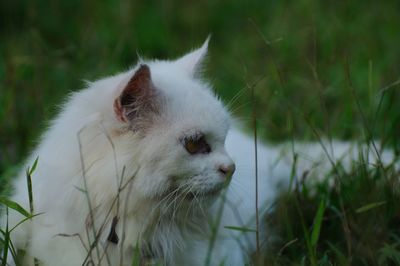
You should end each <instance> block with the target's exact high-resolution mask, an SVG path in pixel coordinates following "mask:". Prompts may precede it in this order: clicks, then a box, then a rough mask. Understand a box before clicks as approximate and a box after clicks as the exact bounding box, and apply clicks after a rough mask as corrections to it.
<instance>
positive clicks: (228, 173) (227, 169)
mask: <svg viewBox="0 0 400 266" xmlns="http://www.w3.org/2000/svg"><path fill="white" fill-rule="evenodd" d="M235 169H236V166H235V164H234V163H232V164H227V165H224V164H221V165H220V166H219V168H218V171H219V172H220V173H221V175H222V176H223V177H226V178H230V177H232V175H233V173H234V172H235Z"/></svg>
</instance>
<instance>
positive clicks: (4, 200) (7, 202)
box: [0, 196, 31, 217]
mask: <svg viewBox="0 0 400 266" xmlns="http://www.w3.org/2000/svg"><path fill="white" fill-rule="evenodd" d="M0 204H3V205H5V206H7V207H8V208H10V209H13V210H15V211H17V212H19V213H20V214H22V215H23V216H25V217H30V216H31V214H30V213H29V212H28V211H26V210H25V209H24V208H22V206H21V205H19V204H18V203H16V202H15V201H12V200H9V199H7V198H5V197H2V196H0Z"/></svg>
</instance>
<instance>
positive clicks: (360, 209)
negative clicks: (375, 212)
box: [356, 201, 386, 213]
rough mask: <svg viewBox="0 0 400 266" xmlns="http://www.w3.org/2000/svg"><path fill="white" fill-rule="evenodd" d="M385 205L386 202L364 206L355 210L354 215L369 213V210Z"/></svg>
mask: <svg viewBox="0 0 400 266" xmlns="http://www.w3.org/2000/svg"><path fill="white" fill-rule="evenodd" d="M385 204H386V201H380V202H373V203H369V204H366V205H364V206H362V207H360V208H358V209H357V210H356V213H363V212H366V211H369V210H371V209H374V208H377V207H379V206H382V205H385Z"/></svg>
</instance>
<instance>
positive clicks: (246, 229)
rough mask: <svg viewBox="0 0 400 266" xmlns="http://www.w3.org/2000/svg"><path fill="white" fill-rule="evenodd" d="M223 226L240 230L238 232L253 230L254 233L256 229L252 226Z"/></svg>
mask: <svg viewBox="0 0 400 266" xmlns="http://www.w3.org/2000/svg"><path fill="white" fill-rule="evenodd" d="M224 228H226V229H229V230H235V231H240V232H253V233H256V232H257V230H256V229H253V228H247V227H240V226H229V225H228V226H224Z"/></svg>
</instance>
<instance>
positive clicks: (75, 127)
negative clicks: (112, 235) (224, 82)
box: [9, 42, 390, 266]
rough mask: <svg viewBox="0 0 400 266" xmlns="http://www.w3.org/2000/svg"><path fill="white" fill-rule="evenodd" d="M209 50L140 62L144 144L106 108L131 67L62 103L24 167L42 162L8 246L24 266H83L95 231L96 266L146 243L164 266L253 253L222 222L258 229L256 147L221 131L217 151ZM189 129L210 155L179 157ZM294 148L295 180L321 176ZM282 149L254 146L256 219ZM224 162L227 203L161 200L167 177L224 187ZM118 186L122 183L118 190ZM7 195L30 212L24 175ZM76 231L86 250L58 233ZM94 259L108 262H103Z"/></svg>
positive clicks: (229, 261) (318, 154)
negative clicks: (158, 105) (151, 111)
mask: <svg viewBox="0 0 400 266" xmlns="http://www.w3.org/2000/svg"><path fill="white" fill-rule="evenodd" d="M206 51H207V42H206V43H205V44H204V45H203V47H201V48H200V49H198V50H196V51H194V52H192V53H189V54H188V55H185V56H184V57H182V58H180V59H178V60H176V61H146V62H141V63H145V64H147V65H148V66H149V68H150V71H151V77H152V82H153V84H154V85H155V87H156V88H157V89H158V90H159V91H160V92H161V94H162V95H163V106H162V112H161V113H160V114H159V115H158V116H157V117H156V119H154V120H152V121H153V122H152V123H153V125H152V127H151V129H150V130H149V131H147V132H146V135H145V136H144V137H142V136H139V135H138V134H137V133H135V132H134V131H131V130H126V124H125V123H124V122H121V121H120V120H118V119H117V118H116V115H115V112H114V110H113V102H114V100H115V99H116V98H117V97H118V96H119V95H120V94H121V91H122V90H123V89H124V87H125V86H126V84H127V82H128V80H129V79H130V78H131V77H132V76H133V75H134V73H135V71H136V70H137V68H138V67H136V68H134V69H131V70H129V71H127V72H124V73H121V74H118V75H116V76H112V77H108V78H105V79H101V80H98V81H96V82H93V83H90V84H88V88H86V89H84V90H82V91H80V92H77V93H74V94H73V95H71V96H70V98H69V100H68V101H67V102H66V103H65V104H64V107H63V108H62V111H61V112H60V115H59V116H58V117H57V118H56V119H55V120H54V121H53V122H52V124H51V126H50V127H49V129H48V131H47V132H46V133H45V134H44V136H43V137H42V140H41V142H40V145H39V146H38V148H37V149H36V150H35V151H34V152H33V153H32V156H31V157H30V158H29V159H28V160H27V163H26V165H27V166H29V165H31V164H32V163H33V161H34V159H35V158H36V156H39V163H38V166H37V169H36V171H35V173H34V174H33V180H32V182H33V196H34V208H35V213H42V214H41V215H39V216H37V217H35V218H33V219H32V221H28V222H25V223H23V224H22V225H20V226H19V227H18V228H17V230H15V231H14V232H13V234H12V240H13V243H14V245H15V246H16V247H17V248H20V249H25V250H26V251H27V255H28V256H27V257H26V262H25V263H26V265H28V264H30V263H32V262H33V260H32V257H36V258H38V259H39V260H40V261H41V262H42V263H43V265H47V266H55V265H59V266H63V265H69V266H71V265H82V263H83V261H84V260H85V257H86V256H87V254H88V252H87V251H86V250H85V248H84V245H85V246H86V247H88V246H89V245H90V243H92V242H93V234H92V232H93V231H92V230H93V226H94V229H95V230H96V231H99V232H100V238H99V242H98V244H97V245H96V249H94V250H93V251H92V256H91V259H93V260H94V262H95V264H96V265H100V264H101V265H109V264H108V263H110V265H120V263H121V261H122V264H123V265H130V263H131V260H132V256H133V253H134V252H133V250H134V247H135V246H136V245H138V246H140V247H141V248H142V249H143V246H146V245H151V246H152V251H153V252H154V253H155V255H156V257H157V258H159V259H161V260H162V261H163V262H164V263H165V264H170V265H193V266H194V265H204V262H205V261H206V258H207V257H208V256H209V258H210V265H219V263H220V262H222V261H224V262H225V265H244V263H245V262H246V261H247V260H248V257H247V256H248V253H247V252H249V253H251V252H254V248H255V235H254V233H252V232H250V233H242V232H239V231H233V230H229V229H226V228H224V226H246V227H249V228H255V219H254V217H255V206H254V195H255V193H254V191H255V187H254V145H253V140H252V139H251V138H249V137H247V136H245V135H244V134H243V133H241V132H240V131H239V130H238V129H237V128H233V129H231V130H230V131H229V134H228V136H227V139H226V143H225V138H226V135H227V132H228V129H229V126H230V117H229V114H228V112H227V111H226V110H225V108H224V106H223V105H222V104H221V102H220V101H218V100H217V99H216V97H215V96H214V95H213V94H212V90H211V89H210V87H209V85H207V84H206V83H204V82H202V81H201V80H199V79H196V78H195V76H196V73H197V72H198V71H199V67H200V64H201V61H202V59H203V57H204V56H205V54H206ZM194 130H200V131H202V132H204V133H205V135H206V136H207V138H208V139H207V140H208V142H209V144H210V146H211V148H212V151H211V153H209V154H206V155H198V156H197V155H189V154H188V153H187V152H186V151H185V149H184V147H183V146H182V144H181V143H180V142H179V137H180V136H181V135H182V134H184V133H186V132H191V131H194ZM333 146H334V147H335V154H334V155H333V156H332V157H333V158H335V160H336V159H339V158H341V157H351V158H353V157H356V156H357V154H356V153H348V149H349V146H348V145H346V144H342V143H334V145H333ZM225 147H226V149H225ZM295 149H296V150H298V152H299V154H300V160H299V175H300V172H301V171H303V170H310V169H313V168H315V167H314V166H315V162H316V160H317V161H320V162H321V164H320V165H319V167H320V166H322V167H323V169H325V170H326V169H329V163H328V162H329V161H328V160H327V157H326V155H325V152H324V151H323V149H322V148H321V146H320V145H319V144H315V145H299V146H296V147H295ZM284 150H285V149H284V148H283V147H282V146H278V147H267V146H263V145H260V146H259V150H258V153H259V157H258V158H259V159H258V160H259V178H260V187H259V198H260V202H261V203H260V211H261V214H262V213H265V210H266V209H267V208H268V206H269V205H270V204H271V203H272V201H273V199H274V197H275V196H276V193H277V189H276V187H277V186H276V184H278V183H279V182H281V181H282V180H283V182H287V180H288V177H289V176H290V171H291V165H292V151H291V150H290V149H289V152H288V153H282V151H284ZM302 154H305V156H302ZM388 156H390V155H388ZM231 158H232V159H233V161H235V163H236V173H235V175H234V176H233V179H232V182H231V184H230V186H229V188H228V189H227V194H226V200H225V201H223V200H222V198H221V197H219V198H212V197H205V198H203V197H201V196H198V197H195V198H194V199H192V200H188V199H184V198H183V197H178V196H177V197H178V198H177V199H176V200H174V199H173V198H171V197H170V198H165V196H166V195H167V193H168V192H169V189H171V182H172V181H171V179H172V178H177V177H178V179H179V180H178V183H179V184H181V185H183V186H185V185H186V186H187V187H190V189H192V190H194V191H197V192H199V193H201V192H202V191H207V190H208V189H210V188H213V187H215V186H217V185H220V184H221V183H223V182H225V180H224V178H223V177H221V175H220V173H219V172H218V168H219V166H220V165H226V164H231V163H232V159H231ZM347 161H349V160H347ZM320 173H321V172H320ZM121 179H122V181H121ZM85 180H86V185H85V182H84V181H85ZM121 184H123V185H124V184H126V185H125V186H124V188H123V189H121V191H120V192H118V191H119V188H120V187H122V185H121ZM14 187H15V192H14V194H13V197H12V199H13V200H15V201H17V202H19V203H20V204H21V205H23V206H24V207H25V208H26V209H29V202H28V193H27V189H26V187H27V186H26V178H25V175H24V172H22V173H21V175H20V176H19V177H18V178H17V179H16V181H15V185H14ZM85 189H86V190H87V194H85V193H84V192H83V190H85ZM192 192H193V191H192ZM118 194H119V197H118V196H117V195H118ZM87 195H88V196H89V198H90V205H91V208H92V215H93V217H91V215H90V210H89V205H88V199H87ZM173 197H175V196H173ZM116 199H118V200H116ZM113 202H114V203H115V204H114V205H113ZM116 202H117V203H116ZM209 204H210V205H211V206H210V207H209ZM221 204H223V212H222V217H221V222H220V223H219V225H218V226H219V230H218V233H217V237H216V240H215V243H214V244H213V248H212V250H211V252H210V249H209V247H210V239H211V236H210V234H209V232H210V231H209V230H208V229H209V228H208V227H207V226H204V225H207V224H212V223H215V221H216V220H218V215H219V210H220V206H221ZM109 210H111V211H110V214H108V212H109ZM115 216H118V217H119V221H118V224H117V227H116V232H117V234H118V236H119V243H118V244H117V245H115V244H113V243H110V242H109V241H107V236H108V234H109V232H110V228H111V221H112V218H113V217H115ZM22 218H23V217H22V216H21V215H19V214H18V213H16V212H10V217H9V223H10V224H11V225H15V224H16V223H17V222H18V221H20V220H21V219H22ZM92 218H93V219H92ZM104 221H105V223H104V225H103V222H104ZM102 226H103V227H102ZM60 234H63V235H60ZM76 234H79V235H80V236H81V238H82V240H83V242H84V243H81V241H80V239H79V238H78V237H77V236H70V237H68V236H66V235H76ZM143 243H145V244H143ZM97 251H99V253H100V255H101V254H103V253H106V255H107V257H108V258H106V257H104V258H103V259H102V260H101V263H100V262H99V258H98V255H97ZM121 255H122V259H121ZM107 260H108V261H107ZM10 263H11V262H10Z"/></svg>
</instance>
